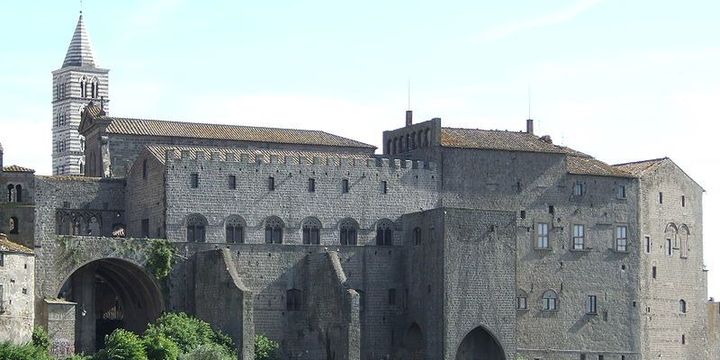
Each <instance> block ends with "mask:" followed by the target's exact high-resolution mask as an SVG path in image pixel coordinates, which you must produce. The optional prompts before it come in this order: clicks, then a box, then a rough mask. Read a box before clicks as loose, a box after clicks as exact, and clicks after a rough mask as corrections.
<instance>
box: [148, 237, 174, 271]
mask: <svg viewBox="0 0 720 360" xmlns="http://www.w3.org/2000/svg"><path fill="white" fill-rule="evenodd" d="M173 266H175V248H173V247H172V245H170V242H169V241H167V240H155V241H153V242H152V243H151V245H150V251H149V254H148V261H147V267H148V268H149V269H150V270H151V271H152V273H153V274H154V275H155V277H156V278H157V279H158V280H162V279H164V278H166V277H167V276H168V275H170V272H171V271H172V268H173Z"/></svg>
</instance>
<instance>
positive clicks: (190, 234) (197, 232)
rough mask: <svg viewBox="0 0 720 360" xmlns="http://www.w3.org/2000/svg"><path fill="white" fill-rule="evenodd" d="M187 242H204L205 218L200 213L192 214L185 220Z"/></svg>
mask: <svg viewBox="0 0 720 360" xmlns="http://www.w3.org/2000/svg"><path fill="white" fill-rule="evenodd" d="M185 224H186V228H187V241H188V242H205V227H206V226H207V220H205V217H204V216H202V215H200V214H192V215H189V216H188V217H187V220H186V222H185Z"/></svg>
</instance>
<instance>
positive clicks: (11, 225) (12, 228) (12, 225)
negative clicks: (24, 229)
mask: <svg viewBox="0 0 720 360" xmlns="http://www.w3.org/2000/svg"><path fill="white" fill-rule="evenodd" d="M19 228H20V223H18V218H16V217H14V216H12V217H10V220H9V221H8V230H9V231H8V233H10V234H17V233H18V232H19V231H20V230H19Z"/></svg>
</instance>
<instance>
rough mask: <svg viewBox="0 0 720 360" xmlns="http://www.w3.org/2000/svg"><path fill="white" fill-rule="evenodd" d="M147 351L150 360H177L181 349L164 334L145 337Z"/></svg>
mask: <svg viewBox="0 0 720 360" xmlns="http://www.w3.org/2000/svg"><path fill="white" fill-rule="evenodd" d="M143 341H144V342H145V351H146V352H147V357H148V359H149V360H177V358H178V356H180V348H178V346H177V344H175V343H174V342H173V341H172V340H170V339H168V338H167V337H165V336H164V335H162V334H152V335H145V338H144V339H143Z"/></svg>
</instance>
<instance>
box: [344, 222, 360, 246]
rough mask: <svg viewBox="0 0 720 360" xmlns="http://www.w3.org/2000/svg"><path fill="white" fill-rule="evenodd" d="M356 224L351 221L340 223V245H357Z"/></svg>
mask: <svg viewBox="0 0 720 360" xmlns="http://www.w3.org/2000/svg"><path fill="white" fill-rule="evenodd" d="M357 233H358V223H357V221H355V220H353V219H344V220H343V221H341V222H340V245H357Z"/></svg>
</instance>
